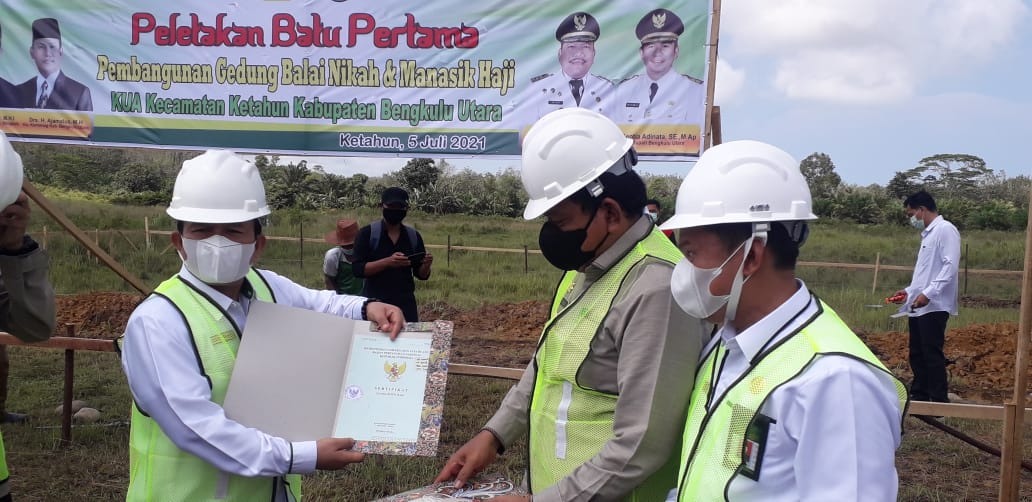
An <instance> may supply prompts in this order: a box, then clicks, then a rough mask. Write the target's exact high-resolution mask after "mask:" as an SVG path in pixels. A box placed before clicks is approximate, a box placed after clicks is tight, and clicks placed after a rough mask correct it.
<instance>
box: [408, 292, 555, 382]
mask: <svg viewBox="0 0 1032 502" xmlns="http://www.w3.org/2000/svg"><path fill="white" fill-rule="evenodd" d="M453 313H454V315H453V316H452V317H444V316H441V317H433V316H431V317H427V319H433V318H437V319H447V320H450V321H452V322H454V323H455V332H454V334H453V336H452V354H451V360H452V361H454V362H457V363H466V364H482V365H486V366H501V367H506V368H522V367H524V366H526V365H527V362H528V361H530V358H531V356H533V355H534V349H535V348H537V342H538V337H539V335H540V334H541V327H542V326H544V324H545V321H546V320H547V319H548V305H547V304H545V303H544V302H536V301H526V302H520V303H503V304H499V305H486V306H484V307H481V308H479V309H477V310H473V311H468V312H458V311H457V310H454V309H453ZM422 315H423V314H420V316H422ZM421 318H422V317H421Z"/></svg>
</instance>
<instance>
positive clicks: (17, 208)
mask: <svg viewBox="0 0 1032 502" xmlns="http://www.w3.org/2000/svg"><path fill="white" fill-rule="evenodd" d="M23 176H24V175H23V170H22V161H21V157H20V156H19V155H18V153H17V152H15V151H14V148H11V142H10V141H8V140H7V136H6V135H5V134H4V133H3V131H0V331H6V332H8V333H10V334H12V335H14V336H16V337H18V338H19V339H20V340H22V341H25V342H41V341H43V340H46V339H47V338H50V335H51V334H52V333H53V332H54V324H55V323H56V321H55V319H54V289H53V287H52V286H51V285H50V282H49V281H48V279H47V266H48V264H47V255H46V254H45V253H43V251H42V250H41V249H40V248H39V244H37V243H36V241H34V240H32V237H29V236H28V235H26V233H25V228H26V227H27V226H28V224H29V216H30V214H31V211H30V208H29V200H28V197H26V196H25V193H23V192H22V190H21V187H22V177H23ZM6 347H7V346H6V345H0V393H2V396H0V406H3V409H0V411H2V415H0V420H2V421H4V422H12V421H16V422H20V421H24V419H25V417H24V415H19V414H16V413H7V411H6V404H7V377H8V373H9V364H8V360H7V349H6ZM8 477H9V474H8V469H7V460H6V458H5V454H4V448H3V440H2V439H0V502H3V501H5V500H7V501H9V500H11V487H10V483H9V480H8Z"/></svg>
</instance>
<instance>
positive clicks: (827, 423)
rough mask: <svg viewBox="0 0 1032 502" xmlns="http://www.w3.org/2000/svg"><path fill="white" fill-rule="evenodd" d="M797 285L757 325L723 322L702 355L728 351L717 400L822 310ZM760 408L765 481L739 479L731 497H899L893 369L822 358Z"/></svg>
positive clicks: (898, 420)
mask: <svg viewBox="0 0 1032 502" xmlns="http://www.w3.org/2000/svg"><path fill="white" fill-rule="evenodd" d="M798 284H799V290H798V291H796V293H795V294H794V295H793V296H792V297H791V298H789V300H788V301H786V302H785V303H783V304H782V305H781V306H779V307H778V308H777V309H776V310H774V311H773V312H771V313H770V314H768V315H767V316H766V317H764V318H763V319H761V320H760V321H759V322H757V323H756V324H754V325H752V326H750V327H749V328H748V329H746V330H745V331H742V332H741V333H735V331H734V328H733V327H732V326H730V325H725V326H724V327H722V328H721V329H720V331H718V333H717V336H715V337H713V339H712V340H710V343H709V344H708V346H707V347H706V349H705V350H704V351H703V354H704V355H703V356H702V357H703V358H705V357H706V356H707V355H708V354H709V353H710V351H711V350H713V349H714V348H715V347H716V345H717V344H723V346H724V349H725V350H726V352H725V353H726V358H725V360H724V364H723V366H722V368H721V366H720V363H719V361H718V362H717V364H716V365H715V369H714V371H716V368H721V369H720V371H719V374H718V375H717V377H716V378H715V381H716V383H715V386H714V387H715V391H714V394H713V395H714V396H715V398H714V399H713V401H714V402H717V401H718V398H719V397H720V396H722V395H723V393H724V392H726V391H727V389H728V388H729V387H730V386H731V385H732V384H733V383H734V382H736V381H737V380H739V378H741V377H742V375H743V374H745V373H746V372H748V371H749V370H750V369H751V366H750V364H749V361H751V360H752V359H753V358H754V357H756V356H757V355H758V354H759V353H760V352H761V351H763V350H768V349H770V348H771V347H773V346H775V345H776V344H777V343H778V342H779V341H780V340H782V339H784V338H786V337H787V336H789V335H791V334H792V333H795V332H796V331H798V330H799V329H800V328H802V327H803V326H804V325H806V324H807V323H808V322H809V321H810V319H811V318H813V316H814V315H816V314H817V311H818V304H817V299H816V297H814V296H812V295H811V294H810V292H809V291H808V290H807V289H806V285H805V284H803V282H802V281H798ZM760 413H762V414H764V415H767V416H768V417H771V418H772V419H773V421H772V423H771V425H770V430H769V431H768V436H767V445H766V450H765V452H764V454H763V459H762V463H761V467H760V478H759V480H758V481H753V480H752V479H749V478H747V477H745V476H735V477H734V478H733V479H732V481H731V486H730V487H729V489H728V491H727V495H728V500H732V501H743V500H744V501H752V500H763V501H775V502H776V501H820V502H826V501H846V500H858V501H859V500H865V501H866V500H870V501H878V502H883V501H889V500H896V492H897V487H898V478H897V475H896V466H895V451H896V448H898V447H899V443H900V433H901V430H900V429H901V422H902V410H900V407H899V401H898V398H897V394H896V387H895V383H894V382H893V380H892V377H891V376H890V375H888V374H887V373H885V372H882V371H880V370H877V369H874V368H871V367H870V366H869V365H867V364H866V363H863V362H860V361H858V360H856V359H853V358H850V357H845V356H835V355H825V356H820V357H817V358H816V359H815V360H814V361H813V362H811V363H810V365H809V366H807V367H806V368H805V369H804V370H803V372H802V373H801V374H799V376H797V377H795V378H793V379H791V380H789V381H788V382H787V383H785V384H784V385H782V386H780V387H778V388H776V389H774V391H772V392H771V393H770V396H768V398H767V400H766V401H765V402H764V404H763V406H762V407H761V408H760ZM713 425H714V426H718V427H719V424H713ZM673 495H674V493H673V492H671V496H673Z"/></svg>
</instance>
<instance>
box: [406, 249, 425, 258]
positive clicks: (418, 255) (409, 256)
mask: <svg viewBox="0 0 1032 502" xmlns="http://www.w3.org/2000/svg"><path fill="white" fill-rule="evenodd" d="M424 256H426V251H420V252H418V253H412V254H410V255H406V256H405V257H406V258H408V259H409V260H419V259H421V258H423V257H424Z"/></svg>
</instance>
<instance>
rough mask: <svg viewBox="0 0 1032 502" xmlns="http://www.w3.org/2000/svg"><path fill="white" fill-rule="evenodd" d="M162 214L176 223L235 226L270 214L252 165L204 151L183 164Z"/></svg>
mask: <svg viewBox="0 0 1032 502" xmlns="http://www.w3.org/2000/svg"><path fill="white" fill-rule="evenodd" d="M165 212H167V213H168V215H169V216H171V217H172V218H174V219H176V220H178V221H189V222H194V223H239V222H242V221H250V220H253V219H256V218H261V217H262V216H265V215H267V214H269V213H270V212H271V211H269V206H268V204H266V203H265V185H263V184H262V177H261V175H260V174H258V168H257V167H255V166H254V164H252V163H250V162H248V161H246V160H244V158H243V157H240V156H239V155H236V154H235V153H233V152H231V151H228V150H208V151H207V152H204V153H203V154H201V155H199V156H197V157H194V158H192V159H190V160H188V161H186V162H183V168H182V169H180V170H179V175H178V176H176V185H175V187H174V188H173V189H172V203H171V204H169V206H168V209H166V210H165Z"/></svg>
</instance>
